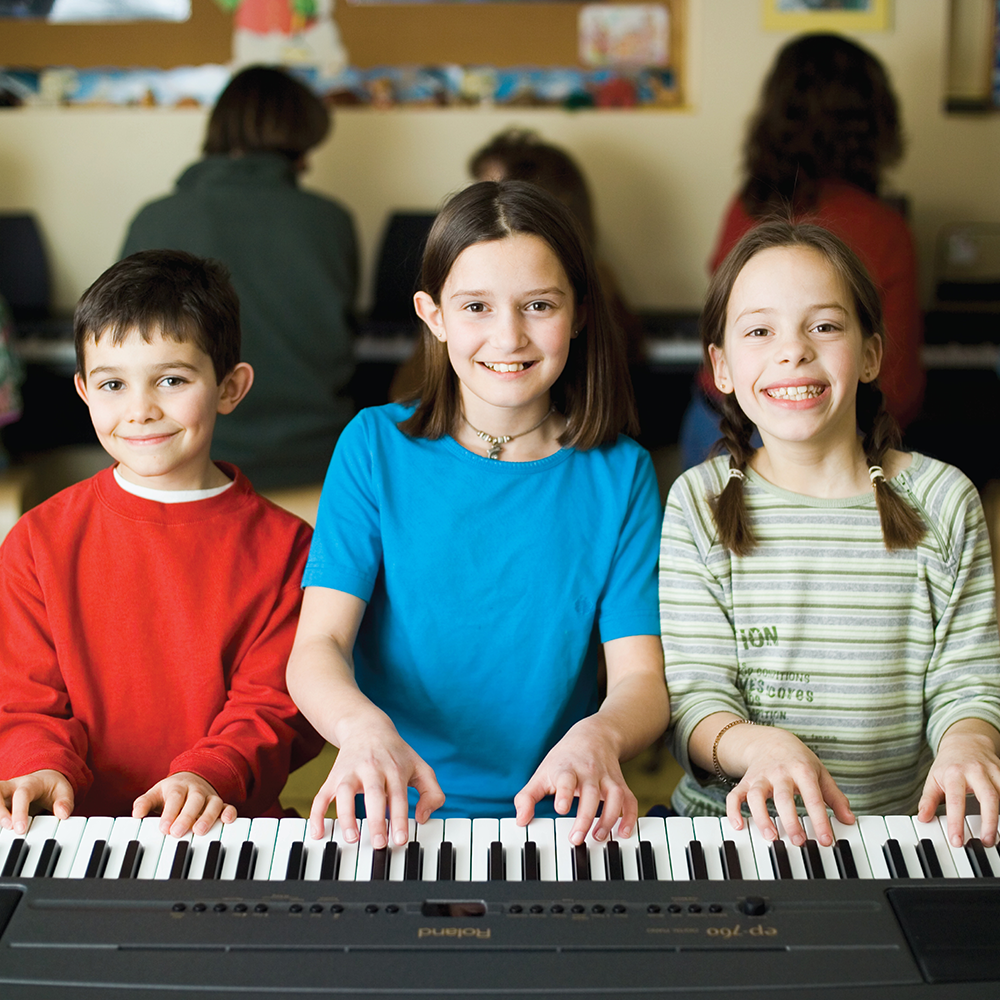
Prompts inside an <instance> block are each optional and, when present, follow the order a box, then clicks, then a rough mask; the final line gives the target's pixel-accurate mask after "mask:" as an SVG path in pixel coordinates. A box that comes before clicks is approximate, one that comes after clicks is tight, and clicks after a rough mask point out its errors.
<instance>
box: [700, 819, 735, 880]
mask: <svg viewBox="0 0 1000 1000" xmlns="http://www.w3.org/2000/svg"><path fill="white" fill-rule="evenodd" d="M723 822H724V823H725V824H726V826H728V825H729V821H728V820H720V819H719V818H718V817H716V816H695V817H694V839H695V840H697V841H698V842H699V843H700V844H701V846H702V850H703V851H704V853H705V867H706V868H707V869H708V877H709V879H710V880H712V881H715V882H721V881H722V880H723V879H725V877H726V873H725V871H724V869H723V867H722V840H723V830H722V823H723Z"/></svg>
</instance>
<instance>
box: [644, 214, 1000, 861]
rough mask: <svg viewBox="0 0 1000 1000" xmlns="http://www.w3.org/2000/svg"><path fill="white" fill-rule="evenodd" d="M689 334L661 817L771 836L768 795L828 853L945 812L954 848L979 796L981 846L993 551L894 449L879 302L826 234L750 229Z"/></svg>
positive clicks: (664, 566)
mask: <svg viewBox="0 0 1000 1000" xmlns="http://www.w3.org/2000/svg"><path fill="white" fill-rule="evenodd" d="M702 324H703V326H702V343H703V346H704V350H705V356H706V364H707V365H708V366H709V368H710V369H711V371H712V373H713V377H714V380H715V385H716V387H717V388H718V390H719V392H720V394H721V395H722V399H723V403H722V413H723V416H722V432H723V441H722V442H720V450H722V451H724V452H725V454H720V455H718V456H717V457H715V458H713V459H710V460H709V461H707V462H705V463H703V464H702V465H699V466H697V467H696V468H694V469H691V470H689V471H688V472H686V473H684V475H682V476H681V477H680V478H679V479H678V480H677V482H676V483H675V484H674V486H673V487H672V489H671V491H670V495H669V497H668V500H667V509H666V514H665V517H664V522H663V539H662V546H661V553H660V614H661V627H662V633H663V647H664V655H665V663H666V676H667V686H668V688H669V690H670V697H671V706H672V711H673V729H672V734H671V735H672V744H671V746H672V749H673V752H674V754H675V756H676V757H677V759H678V761H679V762H680V763H681V764H682V765H683V766H684V768H685V769H686V771H687V774H686V775H685V777H684V778H683V779H682V780H681V782H680V784H679V785H678V787H677V790H676V791H675V793H674V796H673V805H674V808H675V809H677V810H678V811H679V812H681V813H684V814H688V815H691V814H705V813H708V814H714V815H728V816H729V819H730V821H731V823H732V825H733V827H734V828H736V829H741V828H742V826H743V824H744V822H745V818H744V812H745V811H746V810H749V813H750V815H751V816H752V817H753V821H754V822H755V823H756V825H757V827H758V829H759V830H760V832H761V834H762V835H763V836H764V837H766V838H767V839H774V838H775V837H776V836H777V828H776V826H775V822H774V819H773V818H772V816H771V815H770V814H769V812H768V801H769V800H771V801H772V802H773V807H774V810H775V811H776V813H777V815H778V817H779V819H780V820H781V822H782V824H783V825H784V828H785V830H786V831H787V833H788V835H789V837H790V838H791V840H792V842H793V843H794V844H797V845H800V846H801V845H802V844H803V843H804V842H805V840H806V838H807V836H814V837H815V839H816V840H817V841H818V842H819V843H820V844H822V845H826V846H829V845H831V844H832V843H833V839H834V838H833V826H832V825H833V824H836V823H844V824H850V823H852V822H853V821H854V810H857V811H859V812H861V813H887V814H891V813H909V812H911V811H916V813H917V816H918V818H920V819H921V820H929V819H930V818H931V817H932V816H933V815H934V813H935V810H936V809H937V807H938V806H939V805H941V804H942V803H943V804H944V805H945V806H946V809H947V827H948V839H949V841H950V842H951V843H952V844H954V845H955V846H959V845H961V844H962V842H963V833H962V831H963V823H964V819H965V810H966V795H967V794H973V795H975V796H976V798H977V799H978V800H979V807H980V811H981V819H982V833H981V837H982V841H983V843H984V844H986V845H987V846H989V845H991V844H993V843H995V842H996V834H997V816H998V803H1000V758H998V752H1000V641H998V633H997V621H996V611H995V608H994V600H993V592H994V583H993V573H992V567H991V564H990V546H989V538H988V535H987V532H986V525H985V522H984V518H983V512H982V507H981V505H980V502H979V497H978V494H977V492H976V490H975V487H974V486H973V485H972V483H970V482H969V480H968V479H967V478H966V477H965V476H964V475H963V474H962V473H961V472H960V471H959V470H958V469H955V468H953V467H951V466H948V465H945V464H943V463H941V462H938V461H936V460H934V459H930V458H927V457H925V456H922V455H919V454H916V453H906V452H903V451H900V450H899V430H898V427H897V426H896V424H895V421H894V419H893V417H892V415H891V414H890V413H889V412H888V411H887V409H886V408H885V405H884V400H883V397H882V394H881V391H880V389H879V385H878V380H879V373H880V367H881V363H882V357H883V348H882V343H883V336H884V325H883V320H882V309H881V301H880V298H879V294H878V289H877V288H876V286H875V284H874V282H873V281H872V280H871V278H870V277H869V276H868V274H867V272H866V270H865V268H864V266H863V264H862V263H861V262H860V261H859V260H858V258H857V256H856V255H855V254H853V253H852V251H851V250H850V249H849V248H848V247H847V245H846V244H845V243H844V242H843V241H841V240H840V239H839V238H838V237H836V236H835V235H833V234H832V233H830V232H828V231H827V230H824V229H822V228H820V227H817V226H812V225H807V224H800V225H793V224H790V223H786V222H765V223H762V224H761V225H760V226H758V227H756V228H755V229H752V230H751V231H750V232H748V233H747V234H746V235H745V236H744V237H743V238H742V239H741V240H740V241H739V242H738V243H737V244H736V246H735V247H734V248H733V250H732V251H731V252H730V254H729V256H728V257H727V258H726V260H725V261H724V262H723V263H722V265H721V266H720V267H719V269H718V271H716V273H715V276H714V277H713V279H712V283H711V285H710V288H709V292H708V297H707V299H706V304H705V309H704V312H703V315H702ZM755 430H756V431H757V432H759V435H760V439H761V442H762V444H761V446H760V447H758V448H754V447H753V445H752V444H751V437H752V435H753V432H754V431H755ZM828 807H829V808H830V809H831V810H832V812H833V817H834V818H833V820H831V819H830V818H829V817H828V815H827V808H828ZM800 811H801V812H805V813H806V814H807V817H808V823H810V824H811V825H812V831H811V832H809V833H807V831H806V828H805V827H804V825H803V823H804V822H806V821H805V820H803V819H801V818H800V816H799V812H800Z"/></svg>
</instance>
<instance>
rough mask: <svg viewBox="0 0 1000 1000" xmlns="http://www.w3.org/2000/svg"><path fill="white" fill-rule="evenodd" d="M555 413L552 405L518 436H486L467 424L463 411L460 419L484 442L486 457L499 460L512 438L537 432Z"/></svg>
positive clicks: (484, 432)
mask: <svg viewBox="0 0 1000 1000" xmlns="http://www.w3.org/2000/svg"><path fill="white" fill-rule="evenodd" d="M555 412H556V408H555V406H554V405H553V406H550V407H549V412H548V413H546V414H545V416H544V417H542V419H541V420H539V421H538V423H537V424H535V426H534V427H529V428H528V429H527V430H526V431H521V432H520V433H518V434H501V435H499V436H494V435H493V434H487V433H486V431H481V430H479V428H478V427H473V426H472V424H469V418H468V417H467V416H466V415H465V411H464V410H463V411H462V419H463V420H464V421H465V422H466V423H467V424H469V429H470V430H471V431H473V432H474V433H475V435H476V437H478V438H480V439H482V440H483V441H485V442H486V444H487V448H486V457H487V458H495V459H497V460H499V458H500V453H501V452H502V451H503V446H504V445H505V444H507V442H508V441H513V440H514V438H519V437H524V435H525V434H530V433H531V432H532V431H537V430H538V428H539V427H541V426H542V424H544V423H545V421H546V420H548V419H549V417H551V416H552V414H553V413H555Z"/></svg>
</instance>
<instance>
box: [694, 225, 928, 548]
mask: <svg viewBox="0 0 1000 1000" xmlns="http://www.w3.org/2000/svg"><path fill="white" fill-rule="evenodd" d="M782 247H788V248H796V247H798V248H803V249H807V250H815V251H816V252H817V253H820V254H822V256H823V257H824V258H825V259H826V260H827V261H828V262H829V263H830V265H831V266H832V267H833V268H834V270H835V271H836V272H837V273H838V274H839V275H840V277H841V279H842V280H843V282H844V285H845V286H846V287H847V290H848V291H849V292H850V294H851V298H852V299H853V301H854V310H855V312H856V314H857V317H858V325H859V326H860V327H861V335H862V337H863V338H864V339H865V340H867V339H868V338H870V337H874V336H876V335H878V336H880V337H881V338H882V340H883V343H884V342H885V328H884V325H883V322H882V300H881V299H880V297H879V293H878V288H877V287H876V285H875V283H874V282H873V281H872V279H871V277H870V276H869V274H868V271H867V270H865V266H864V264H862V263H861V261H860V260H859V259H858V257H857V256H856V255H855V253H854V252H853V251H852V250H851V248H850V247H848V246H847V244H846V243H844V242H843V240H841V239H839V238H838V237H837V236H835V235H834V234H833V233H831V232H829V231H828V230H826V229H823V228H821V227H820V226H815V225H811V224H808V223H793V222H788V221H785V220H783V219H770V220H767V221H765V222H762V223H761V224H760V225H759V226H756V227H755V228H753V229H751V230H750V231H749V232H748V233H746V234H745V235H744V236H743V238H742V239H740V241H739V242H738V243H737V244H736V246H734V247H733V249H732V250H731V251H730V252H729V254H728V255H727V257H726V259H725V260H724V261H723V262H722V264H721V265H720V266H719V268H718V270H717V271H716V272H715V274H714V275H713V276H712V280H711V282H710V284H709V288H708V294H707V296H706V299H705V308H704V309H703V310H702V314H701V342H702V350H703V351H704V355H705V364H706V366H707V368H708V369H709V371H711V370H712V360H711V355H710V354H709V350H708V349H709V347H710V346H714V347H716V348H720V349H721V348H723V347H724V343H725V334H726V319H727V315H728V310H729V296H730V294H731V293H732V290H733V285H735V284H736V279H737V278H738V277H739V275H740V272H741V271H742V270H743V268H744V267H745V266H746V264H747V263H748V261H749V260H750V259H751V258H752V257H754V256H756V255H757V254H758V253H760V252H761V251H762V250H771V249H778V248H782ZM720 405H721V410H722V422H721V425H720V429H721V431H722V439H721V440H720V441H718V442H717V443H716V445H715V447H714V448H713V449H712V453H713V454H719V453H721V452H723V451H728V452H729V467H730V468H731V469H739V470H740V471H741V472H743V471H744V470H745V469H746V467H747V463H748V462H749V461H750V459H751V457H752V456H753V453H754V450H755V449H754V447H753V445H752V444H751V443H750V439H751V437H752V436H753V432H754V424H753V421H751V420H750V418H749V417H748V416H747V415H746V414H745V413H744V412H743V409H742V408H741V407H740V404H739V402H738V401H737V399H736V393H735V392H730V393H728V394H726V395H724V396H723V397H722V402H721V404H720ZM856 408H857V422H858V428H859V430H860V431H861V433H862V435H863V437H864V440H863V447H864V452H865V458H866V461H867V462H868V465H869V467H871V466H876V465H877V466H881V465H882V460H883V458H884V457H885V453H886V452H887V451H888V450H889V449H890V448H898V447H899V445H900V432H899V426H898V425H897V423H896V421H895V419H894V418H893V416H892V414H890V413H889V411H888V410H886V408H885V398H884V396H883V395H882V390H881V389H880V388H879V386H878V379H877V378H876V379H875V380H873V381H872V382H859V383H858V395H857V403H856ZM873 486H874V489H875V499H876V503H877V505H878V512H879V519H880V521H881V523H882V537H883V539H884V540H885V547H886V548H887V549H902V548H913V546H915V545H916V544H917V542H919V541H920V539H921V538H922V537H923V535H924V530H925V529H924V525H923V522H922V521H921V520H920V517H919V515H918V514H917V512H916V511H915V510H914V509H913V508H912V507H911V506H910V505H909V504H907V503H906V502H905V501H904V500H903V499H902V497H900V496H899V495H898V494H897V493H896V492H895V490H893V488H892V487H891V486H890V485H889V484H888V483H887V482H885V481H884V480H876V481H875V482H873ZM709 503H710V506H711V509H712V516H713V518H714V519H715V525H716V527H717V528H718V530H719V539H720V541H721V542H722V544H723V545H725V546H726V547H727V548H728V549H730V550H731V551H732V552H734V553H735V554H736V555H738V556H744V555H748V554H749V553H750V552H751V551H753V549H754V547H755V546H756V544H757V540H756V538H755V537H754V533H753V526H752V525H751V523H750V518H749V515H748V514H747V510H746V506H745V503H744V498H743V480H742V479H741V478H739V477H732V478H730V479H729V480H728V482H727V483H726V485H725V486H724V487H723V488H722V491H721V492H720V493H719V494H717V495H716V496H713V497H710V499H709Z"/></svg>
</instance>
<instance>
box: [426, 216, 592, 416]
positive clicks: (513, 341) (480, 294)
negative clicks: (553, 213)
mask: <svg viewBox="0 0 1000 1000" xmlns="http://www.w3.org/2000/svg"><path fill="white" fill-rule="evenodd" d="M415 305H416V308H417V312H418V314H419V315H420V318H421V319H422V320H423V321H424V322H425V323H426V324H427V326H428V328H429V329H430V331H431V333H432V334H433V335H434V336H435V337H437V338H438V339H439V340H440V341H442V342H443V343H445V344H446V345H447V349H448V357H449V360H450V362H451V365H452V368H453V369H454V370H455V374H456V375H457V376H458V379H459V383H460V392H461V399H462V408H463V411H464V413H465V415H466V417H467V418H468V420H469V422H470V423H472V424H474V425H475V426H477V427H482V428H484V429H485V430H488V431H490V432H492V433H507V434H514V433H518V432H519V431H523V430H525V429H526V428H527V427H529V426H530V425H531V424H532V423H534V422H536V421H537V420H538V419H540V418H541V417H542V416H544V414H545V412H546V411H547V410H548V407H549V390H550V389H551V388H552V386H553V384H554V383H555V381H556V379H558V378H559V376H560V374H562V370H563V368H564V367H565V365H566V359H567V358H568V357H569V349H570V343H571V341H572V339H573V337H574V336H575V335H576V330H577V328H578V326H579V323H578V315H577V313H578V310H577V305H576V301H575V296H574V294H573V287H572V285H571V284H570V281H569V278H568V277H567V275H566V272H565V270H564V268H563V266H562V264H561V263H560V262H559V258H558V257H557V256H556V255H555V253H553V251H552V249H551V247H550V246H549V245H548V243H546V242H545V240H543V239H541V238H540V237H538V236H532V235H529V234H526V233H514V234H512V235H511V236H507V237H505V238H504V239H501V240H490V241H488V242H485V243H474V244H473V245H472V246H469V247H467V248H466V249H465V250H463V251H462V253H460V254H459V255H458V257H457V258H456V259H455V263H454V264H453V265H452V267H451V270H450V271H449V272H448V277H447V279H446V281H445V283H444V286H443V287H442V289H441V295H440V302H438V303H436V302H434V300H433V299H432V298H431V296H430V295H428V294H427V293H426V292H418V293H417V295H416V297H415Z"/></svg>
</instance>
